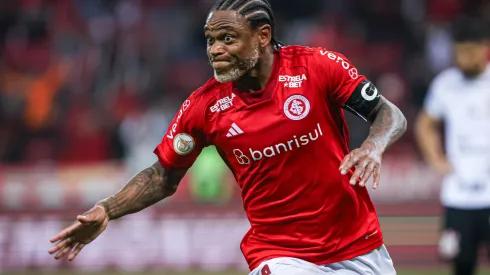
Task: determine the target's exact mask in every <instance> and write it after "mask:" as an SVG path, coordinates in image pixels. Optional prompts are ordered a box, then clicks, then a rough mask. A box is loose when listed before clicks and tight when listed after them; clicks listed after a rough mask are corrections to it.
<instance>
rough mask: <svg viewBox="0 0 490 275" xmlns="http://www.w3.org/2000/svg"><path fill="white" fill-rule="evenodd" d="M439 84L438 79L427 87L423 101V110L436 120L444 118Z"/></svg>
mask: <svg viewBox="0 0 490 275" xmlns="http://www.w3.org/2000/svg"><path fill="white" fill-rule="evenodd" d="M441 92H442V88H441V84H440V81H439V79H437V78H436V79H435V80H434V81H432V83H431V84H430V86H429V90H428V91H427V95H426V96H425V100H424V110H425V111H426V112H427V113H428V114H429V115H430V116H431V117H434V118H437V119H442V118H443V117H444V102H443V100H442V98H441Z"/></svg>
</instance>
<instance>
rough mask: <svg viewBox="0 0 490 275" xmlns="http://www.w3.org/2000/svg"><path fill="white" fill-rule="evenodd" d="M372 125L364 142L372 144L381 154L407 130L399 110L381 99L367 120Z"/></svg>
mask: <svg viewBox="0 0 490 275" xmlns="http://www.w3.org/2000/svg"><path fill="white" fill-rule="evenodd" d="M367 119H368V120H369V121H370V122H371V123H372V124H371V129H370V131H369V136H368V137H367V139H366V141H365V142H368V143H372V144H373V145H374V146H375V147H376V149H377V150H379V151H380V152H381V153H383V152H384V151H386V149H387V148H388V147H389V146H390V145H392V144H393V143H395V141H397V140H398V139H399V138H400V137H401V136H402V135H403V134H404V133H405V131H406V130H407V120H406V119H405V116H404V115H403V114H402V112H401V111H400V109H398V107H396V106H395V105H394V104H393V103H391V102H389V101H388V100H386V98H384V97H381V98H380V101H379V102H378V104H377V106H376V108H374V110H373V111H372V112H371V114H370V115H369V116H368V118H367Z"/></svg>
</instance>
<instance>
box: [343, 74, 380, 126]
mask: <svg viewBox="0 0 490 275" xmlns="http://www.w3.org/2000/svg"><path fill="white" fill-rule="evenodd" d="M380 96H381V95H380V94H379V92H378V89H376V86H374V84H373V83H372V82H371V81H369V80H363V81H362V82H361V83H359V85H357V87H356V89H355V90H354V92H353V93H352V95H351V96H350V98H349V99H348V100H347V102H346V103H345V105H344V106H343V108H345V109H347V110H349V111H351V112H352V113H354V114H355V115H357V116H359V117H361V118H362V119H364V120H367V118H368V117H369V114H371V112H372V111H373V110H374V109H375V108H376V106H377V105H378V102H379V99H380Z"/></svg>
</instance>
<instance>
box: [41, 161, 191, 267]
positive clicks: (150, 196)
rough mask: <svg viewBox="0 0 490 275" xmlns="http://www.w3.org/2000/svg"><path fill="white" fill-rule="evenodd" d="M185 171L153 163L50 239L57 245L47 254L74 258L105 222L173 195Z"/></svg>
mask: <svg viewBox="0 0 490 275" xmlns="http://www.w3.org/2000/svg"><path fill="white" fill-rule="evenodd" d="M186 171H187V169H168V170H164V169H163V168H162V166H161V165H160V163H158V162H157V163H155V164H153V165H152V166H151V167H149V168H147V169H145V170H143V171H141V172H139V173H138V174H137V175H136V176H134V177H133V178H132V179H131V180H130V181H129V182H128V183H127V184H126V185H125V186H124V187H123V188H122V189H121V190H120V191H119V192H117V193H116V194H114V195H112V196H110V197H109V198H107V199H105V200H102V201H100V202H98V203H97V204H96V205H95V206H94V207H92V209H90V210H88V211H87V212H85V213H83V214H82V215H79V216H77V220H76V221H75V223H73V224H72V225H70V226H68V227H66V228H65V229H63V230H62V231H61V232H59V233H58V234H57V235H56V236H54V237H53V238H51V240H50V241H51V242H52V243H55V242H57V243H56V245H55V246H54V247H53V248H51V249H50V250H49V253H50V254H54V253H56V255H55V256H54V258H55V259H60V258H62V257H64V256H65V255H67V254H69V256H68V260H70V261H71V260H73V259H75V257H76V256H77V255H78V254H79V253H80V251H81V250H82V249H83V248H84V247H85V246H86V245H87V244H89V243H90V242H92V241H93V240H94V239H95V238H97V237H98V236H99V235H100V234H101V233H102V232H104V230H105V229H106V227H107V224H108V223H109V220H114V219H117V218H120V217H122V216H124V215H128V214H131V213H135V212H138V211H140V210H142V209H144V208H146V207H148V206H150V205H152V204H155V203H156V202H158V201H160V200H162V199H164V198H166V197H168V196H171V195H172V194H174V193H175V191H176V190H177V185H178V184H179V182H180V180H181V179H182V178H183V177H184V175H185V173H186Z"/></svg>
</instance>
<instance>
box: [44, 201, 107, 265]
mask: <svg viewBox="0 0 490 275" xmlns="http://www.w3.org/2000/svg"><path fill="white" fill-rule="evenodd" d="M108 223H109V217H108V216H107V213H106V212H105V210H104V208H103V207H101V206H94V207H93V208H92V209H90V210H89V211H87V212H85V213H83V214H82V215H78V216H77V221H76V222H75V223H74V224H72V225H70V226H68V227H66V228H65V229H63V230H62V231H60V232H59V233H58V234H57V235H56V236H54V237H53V238H51V240H50V242H51V243H55V242H57V244H56V245H55V246H54V247H53V248H51V249H50V250H49V254H54V253H57V254H56V255H55V256H54V258H55V259H56V260H58V259H60V258H63V257H64V256H66V255H67V254H68V253H69V255H68V260H69V261H71V260H73V259H75V257H76V256H77V255H78V253H80V251H81V250H82V249H83V248H84V247H85V246H86V245H87V244H89V243H90V242H91V241H93V240H95V238H97V237H98V236H99V235H100V234H101V233H102V232H104V230H105V229H106V227H107V224H108ZM70 252H71V253H70Z"/></svg>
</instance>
